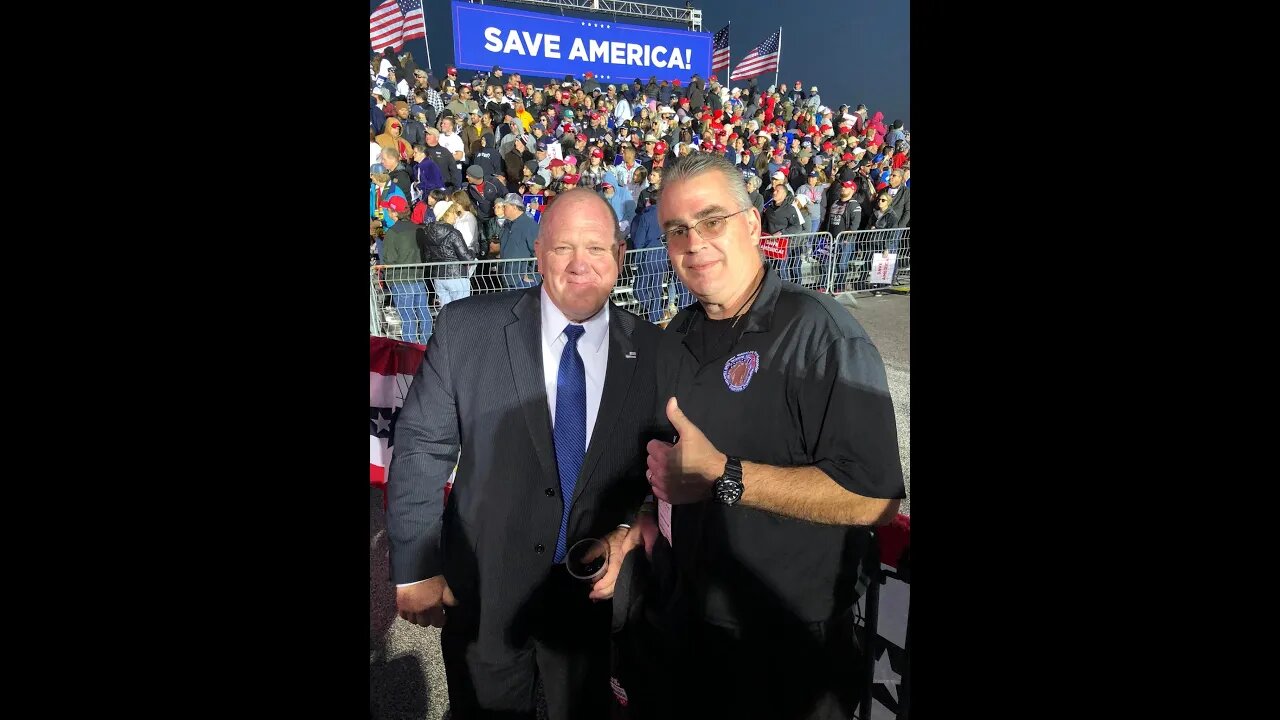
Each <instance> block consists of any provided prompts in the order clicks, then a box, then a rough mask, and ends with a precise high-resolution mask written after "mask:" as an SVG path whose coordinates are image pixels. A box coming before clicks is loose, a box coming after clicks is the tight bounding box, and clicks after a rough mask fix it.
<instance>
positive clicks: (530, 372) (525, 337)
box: [494, 285, 608, 479]
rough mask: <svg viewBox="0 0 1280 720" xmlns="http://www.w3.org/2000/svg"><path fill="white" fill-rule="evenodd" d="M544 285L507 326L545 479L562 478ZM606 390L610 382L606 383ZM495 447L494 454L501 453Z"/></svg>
mask: <svg viewBox="0 0 1280 720" xmlns="http://www.w3.org/2000/svg"><path fill="white" fill-rule="evenodd" d="M541 292H542V288H541V286H540V285H535V286H533V287H531V288H529V289H528V290H526V291H524V292H523V293H521V295H520V300H519V301H517V302H516V305H515V307H513V308H512V309H511V312H512V314H514V315H515V316H516V319H515V320H514V321H513V322H511V324H509V325H507V327H506V332H507V356H508V357H509V358H510V362H511V376H512V379H514V380H515V386H516V394H517V395H518V396H519V398H520V406H521V407H522V408H523V409H524V419H525V422H526V423H527V424H528V425H529V436H530V437H531V438H532V439H533V447H534V448H535V449H536V450H537V453H538V464H539V465H541V466H542V472H543V476H544V477H546V478H548V479H555V478H557V477H559V475H558V474H557V472H556V461H555V456H554V454H553V453H554V447H555V446H554V445H553V442H554V441H553V440H552V434H551V412H550V411H549V410H548V409H547V386H546V383H545V380H544V377H545V376H544V375H543V372H542V334H541V332H542V315H541V310H540V308H541V297H540V295H541ZM605 385H606V387H607V386H608V383H607V382H606V383H605ZM499 451H500V450H499V449H498V448H494V452H499Z"/></svg>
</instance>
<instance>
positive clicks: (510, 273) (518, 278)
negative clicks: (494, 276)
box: [501, 259, 538, 288]
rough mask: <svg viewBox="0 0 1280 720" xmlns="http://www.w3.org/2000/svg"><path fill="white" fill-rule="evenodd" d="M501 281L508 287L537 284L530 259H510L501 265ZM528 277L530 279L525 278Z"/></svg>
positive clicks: (525, 286)
mask: <svg viewBox="0 0 1280 720" xmlns="http://www.w3.org/2000/svg"><path fill="white" fill-rule="evenodd" d="M501 272H502V275H501V278H502V282H503V283H504V284H505V285H506V286H507V287H509V288H527V287H533V286H534V285H537V284H538V276H537V275H536V274H535V273H534V272H533V261H532V260H523V259H522V260H512V261H511V262H509V263H506V264H504V265H503V266H502V269H501ZM526 277H529V278H531V279H529V280H526V279H525V278H526Z"/></svg>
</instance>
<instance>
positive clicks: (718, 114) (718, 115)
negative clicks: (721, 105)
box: [711, 110, 724, 120]
mask: <svg viewBox="0 0 1280 720" xmlns="http://www.w3.org/2000/svg"><path fill="white" fill-rule="evenodd" d="M711 116H712V117H714V118H715V119H717V120H719V119H720V118H722V117H724V110H716V111H715V112H713V113H711Z"/></svg>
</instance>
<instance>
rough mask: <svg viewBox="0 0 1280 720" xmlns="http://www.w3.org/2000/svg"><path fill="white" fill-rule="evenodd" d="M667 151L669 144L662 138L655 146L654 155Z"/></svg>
mask: <svg viewBox="0 0 1280 720" xmlns="http://www.w3.org/2000/svg"><path fill="white" fill-rule="evenodd" d="M666 151H667V144H666V143H664V142H662V141H661V140H659V141H658V142H657V143H656V144H655V145H654V146H653V154H654V155H661V154H663V153H665V152H666Z"/></svg>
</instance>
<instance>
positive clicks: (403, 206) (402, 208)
mask: <svg viewBox="0 0 1280 720" xmlns="http://www.w3.org/2000/svg"><path fill="white" fill-rule="evenodd" d="M378 207H380V208H386V209H388V210H394V211H396V212H398V213H402V212H408V210H409V203H408V202H406V201H405V199H404V198H402V197H400V196H399V195H392V196H391V197H389V198H387V199H386V200H385V201H383V202H381V203H379V204H378Z"/></svg>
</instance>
